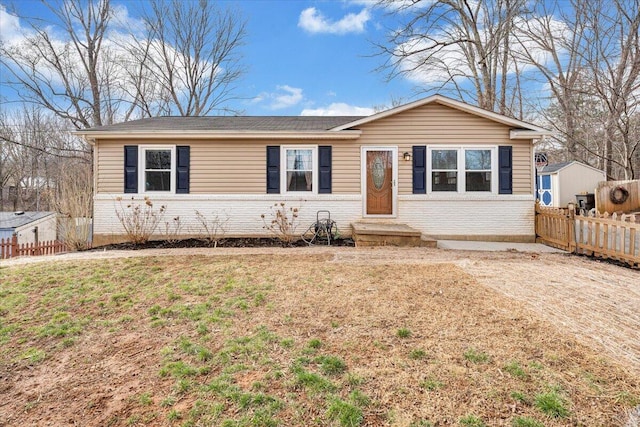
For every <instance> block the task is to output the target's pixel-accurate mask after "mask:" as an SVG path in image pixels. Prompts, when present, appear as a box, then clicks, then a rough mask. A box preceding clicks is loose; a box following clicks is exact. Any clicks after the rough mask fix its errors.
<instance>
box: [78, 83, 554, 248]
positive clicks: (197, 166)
mask: <svg viewBox="0 0 640 427" xmlns="http://www.w3.org/2000/svg"><path fill="white" fill-rule="evenodd" d="M549 133H550V132H549V131H547V130H545V129H542V128H540V127H537V126H534V125H532V124H529V123H526V122H523V121H519V120H515V119H512V118H509V117H506V116H503V115H500V114H496V113H493V112H490V111H486V110H483V109H480V108H478V107H474V106H471V105H468V104H466V103H463V102H459V101H456V100H453V99H450V98H447V97H444V96H440V95H434V96H430V97H428V98H425V99H422V100H418V101H415V102H412V103H409V104H406V105H402V106H398V107H395V108H392V109H389V110H386V111H382V112H379V113H377V114H373V115H371V116H366V117H304V116H296V117H284V116H281V117H242V116H239V117H156V118H148V119H141V120H136V121H130V122H125V123H120V124H113V125H107V126H101V127H94V128H91V129H87V130H82V131H78V132H77V134H78V135H81V136H82V137H84V138H85V139H86V140H87V141H88V142H89V143H90V144H92V145H93V146H94V156H95V158H94V168H95V170H94V172H95V173H94V180H95V182H94V189H95V190H94V191H95V196H94V228H93V233H94V236H93V242H94V246H97V245H101V244H107V243H110V242H116V241H122V240H124V229H123V227H122V224H121V222H120V220H119V219H118V215H117V210H118V209H121V206H120V204H121V203H125V204H128V205H130V204H132V203H134V204H135V203H138V204H141V205H142V206H144V203H145V202H144V198H145V197H147V198H149V200H151V202H152V203H153V205H154V207H157V208H158V209H159V207H160V206H164V207H165V211H164V214H163V215H164V216H163V218H164V220H165V221H167V223H168V222H170V220H175V218H179V221H180V227H179V228H180V230H181V234H182V235H184V236H187V235H197V234H198V233H199V232H201V230H202V224H201V222H200V221H199V220H198V218H197V216H196V212H199V213H200V214H201V215H205V216H206V217H208V218H216V217H224V218H225V222H224V227H225V231H226V234H225V235H226V236H228V237H231V236H245V237H250V236H265V235H268V233H267V230H265V229H264V222H263V220H262V219H261V215H262V214H268V213H269V211H270V209H271V207H273V205H274V204H276V203H285V205H286V206H287V207H294V208H298V218H297V220H298V223H299V224H300V225H299V231H300V232H302V231H303V230H304V229H306V228H307V227H308V226H309V225H311V224H313V223H314V222H315V220H316V213H317V211H319V210H328V211H330V214H331V218H332V219H333V220H335V221H336V223H337V226H338V228H339V231H340V233H341V235H342V236H348V235H350V234H351V224H352V223H353V222H355V221H363V220H364V221H380V222H391V223H397V224H406V225H409V226H410V227H413V228H415V229H417V230H419V231H421V232H422V233H424V234H426V235H429V236H431V237H433V238H436V239H476V240H493V241H534V239H535V230H534V204H535V198H534V196H533V194H534V167H533V144H534V141H535V140H537V139H540V138H542V137H544V136H545V135H548V134H549ZM119 200H120V201H119ZM119 206H120V207H119ZM161 229H163V227H162V226H160V227H159V228H158V230H157V233H158V234H161ZM199 230H200V231H199ZM157 237H161V236H160V235H159V236H157Z"/></svg>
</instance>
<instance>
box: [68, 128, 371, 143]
mask: <svg viewBox="0 0 640 427" xmlns="http://www.w3.org/2000/svg"><path fill="white" fill-rule="evenodd" d="M72 134H73V135H77V136H80V137H82V138H84V140H85V141H87V142H88V143H89V144H91V145H94V144H95V141H96V139H123V138H126V139H172V140H176V139H179V140H190V139H215V140H220V139H225V140H230V139H231V140H238V139H258V140H278V139H298V140H308V139H320V140H321V139H334V140H335V139H339V140H353V139H358V138H360V135H362V131H360V130H347V131H340V132H336V131H323V132H317V131H313V132H291V131H285V132H250V131H247V132H238V131H217V132H211V131H175V130H171V131H164V130H163V131H150V132H149V131H148V132H144V131H110V132H104V131H103V132H100V131H91V130H78V131H73V132H72Z"/></svg>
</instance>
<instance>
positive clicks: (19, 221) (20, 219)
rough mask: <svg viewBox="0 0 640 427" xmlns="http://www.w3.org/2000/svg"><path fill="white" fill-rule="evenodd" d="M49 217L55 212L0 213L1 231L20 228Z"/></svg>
mask: <svg viewBox="0 0 640 427" xmlns="http://www.w3.org/2000/svg"><path fill="white" fill-rule="evenodd" d="M49 215H55V212H22V213H20V212H0V229H15V228H19V227H22V226H23V225H27V224H29V223H31V222H34V221H37V220H39V219H42V218H45V217H47V216H49Z"/></svg>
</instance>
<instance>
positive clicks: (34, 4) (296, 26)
mask: <svg viewBox="0 0 640 427" xmlns="http://www.w3.org/2000/svg"><path fill="white" fill-rule="evenodd" d="M112 3H113V5H114V6H120V7H124V8H126V11H127V12H128V15H129V17H131V18H133V19H135V18H136V10H137V9H138V7H139V4H137V3H138V2H136V1H133V0H129V1H121V0H112ZM220 4H221V6H229V7H232V8H237V9H238V10H239V11H240V12H241V15H242V16H243V17H245V19H246V20H247V38H246V45H245V46H243V48H242V54H243V62H244V64H245V65H246V67H247V72H246V74H245V75H244V76H243V78H242V80H241V81H240V84H239V85H238V87H239V91H238V95H239V96H240V97H242V98H243V99H242V100H239V101H237V105H234V107H235V108H237V109H241V110H244V112H245V114H247V115H299V114H331V113H333V114H358V115H360V114H369V113H370V112H371V111H372V110H371V109H372V107H374V106H380V105H390V104H391V101H392V99H402V100H405V101H410V100H413V99H415V98H416V92H415V90H414V89H415V87H414V84H413V83H411V82H409V81H407V80H405V79H403V78H397V79H394V80H393V81H391V82H387V81H386V74H385V73H384V72H379V71H375V68H376V67H378V66H379V65H380V64H381V63H382V62H383V59H384V58H382V57H380V56H372V54H373V53H374V52H375V48H374V47H373V44H372V43H371V41H372V40H382V39H383V38H384V36H385V33H386V32H387V31H388V30H387V29H385V27H386V26H387V25H388V24H389V23H388V22H385V20H386V21H388V20H389V19H390V18H389V17H388V16H387V15H385V13H384V11H383V10H380V9H376V8H372V7H371V1H367V0H315V1H306V0H276V1H273V0H239V1H232V0H228V1H221V2H220ZM12 7H15V8H16V9H17V10H18V12H19V13H20V14H25V15H29V16H42V17H44V18H47V12H48V10H47V8H46V7H45V6H43V5H42V4H41V3H40V1H38V0H21V1H20V2H15V3H11V2H7V1H3V0H0V13H2V14H3V16H2V17H0V25H2V27H0V31H1V32H2V33H4V36H7V35H8V33H9V32H10V31H11V25H9V24H8V21H7V19H12V22H13V24H12V25H15V19H14V18H11V17H7V15H6V11H7V10H11V8H12ZM0 91H1V92H3V93H2V94H1V95H3V96H4V97H5V99H6V98H7V97H9V98H10V97H11V95H10V94H9V93H8V88H7V87H2V88H0Z"/></svg>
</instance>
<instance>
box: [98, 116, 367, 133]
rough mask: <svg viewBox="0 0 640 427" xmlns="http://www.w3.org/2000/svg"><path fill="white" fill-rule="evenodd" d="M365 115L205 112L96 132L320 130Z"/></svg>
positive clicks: (123, 124)
mask: <svg viewBox="0 0 640 427" xmlns="http://www.w3.org/2000/svg"><path fill="white" fill-rule="evenodd" d="M359 119H362V117H361V116H205V117H173V116H172V117H152V118H147V119H140V120H132V121H129V122H124V123H117V124H113V125H106V126H98V127H94V128H91V129H88V131H95V132H129V131H135V132H153V131H212V132H216V131H228V132H278V131H280V132H283V131H290V132H291V131H293V132H319V131H327V130H329V129H332V128H334V127H336V126H340V125H344V124H346V123H350V122H353V121H356V120H359Z"/></svg>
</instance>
